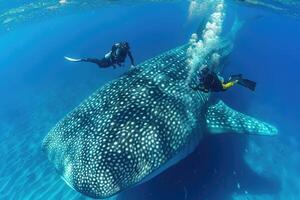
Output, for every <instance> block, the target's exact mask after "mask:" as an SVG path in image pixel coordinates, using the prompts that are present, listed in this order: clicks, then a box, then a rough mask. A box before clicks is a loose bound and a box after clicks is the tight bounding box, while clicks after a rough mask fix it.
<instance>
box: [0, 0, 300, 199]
mask: <svg viewBox="0 0 300 200" xmlns="http://www.w3.org/2000/svg"><path fill="white" fill-rule="evenodd" d="M187 8H188V3H186V2H179V3H152V4H138V5H135V4H134V3H133V4H130V5H121V6H118V5H111V6H104V7H101V8H99V9H93V10H91V11H90V12H89V11H88V9H85V10H83V11H80V12H72V10H71V11H70V10H69V11H68V14H66V15H61V14H58V15H55V16H51V17H49V18H45V19H44V18H43V20H34V22H32V23H30V21H27V22H26V23H24V24H19V25H18V26H16V27H13V30H12V31H10V32H1V35H0V52H1V54H0V91H1V98H0V143H1V145H0V152H1V156H0V199H8V200H9V199H21V200H34V199H50V200H51V199H53V200H54V199H55V200H57V199H68V200H69V199H88V198H86V197H84V196H82V195H80V194H79V193H77V192H75V191H73V190H72V189H71V188H69V187H68V186H67V185H66V184H65V183H64V182H63V180H62V179H60V177H59V176H58V175H57V174H56V172H55V170H54V168H53V166H52V165H51V164H50V162H49V161H48V160H47V158H46V156H45V155H44V154H43V152H42V151H41V148H40V147H41V141H42V139H43V137H44V136H45V135H46V134H47V132H48V131H49V130H50V129H51V128H52V127H53V126H54V125H55V123H56V122H57V121H58V120H60V119H61V118H63V117H64V116H65V115H66V114H67V113H68V112H69V111H71V110H72V109H73V108H75V107H76V105H78V104H79V103H80V102H81V101H82V100H84V99H85V98H86V97H87V96H89V95H90V94H91V93H92V92H93V91H95V90H96V89H97V88H99V87H101V85H103V84H105V83H106V82H108V81H110V80H112V79H115V78H117V77H118V76H119V75H121V74H122V73H124V72H125V71H126V70H127V68H118V69H116V70H113V69H106V70H102V69H98V68H97V67H95V66H93V65H90V64H73V63H67V62H66V61H64V59H63V56H64V55H69V56H78V57H83V56H90V55H91V56H101V55H103V54H104V53H105V52H106V51H107V50H108V49H109V48H110V46H111V45H112V44H113V43H114V42H117V41H121V40H127V41H129V42H130V44H131V46H132V51H133V54H134V57H135V59H136V61H137V63H140V62H142V61H144V60H146V59H147V58H151V57H153V56H155V55H157V54H159V53H161V52H163V51H166V50H168V49H171V48H174V47H176V46H178V45H181V44H184V43H185V42H187V41H188V39H189V37H190V35H191V33H193V31H194V30H195V29H196V27H197V26H198V24H199V23H200V21H201V19H200V18H201V17H199V16H198V17H197V16H195V17H193V18H189V17H188V9H187ZM2 10H4V9H3V8H2ZM227 13H228V14H227V15H228V18H230V17H231V18H232V17H233V16H239V17H240V18H241V19H244V20H246V21H247V22H246V24H245V26H244V27H243V29H242V30H241V31H240V33H239V34H238V37H237V39H236V41H235V48H234V50H233V52H232V54H231V55H230V57H229V59H228V61H227V62H228V64H227V65H228V67H227V68H226V70H225V75H228V74H230V73H236V72H241V73H243V74H245V76H248V77H249V78H251V79H254V80H256V81H257V83H258V85H257V90H256V91H255V92H254V93H252V92H249V91H248V90H245V89H244V88H241V87H236V88H234V89H232V90H230V91H228V92H226V93H221V94H217V95H215V98H220V99H222V100H223V101H224V102H226V103H227V104H228V105H230V106H231V107H233V108H235V109H237V110H240V111H242V112H244V113H247V114H249V115H252V116H255V117H257V118H259V119H262V120H264V121H267V122H269V123H271V124H274V125H275V126H276V127H277V128H278V130H279V135H278V136H275V137H260V136H254V135H252V136H249V135H235V134H230V133H228V134H223V135H218V136H208V137H206V138H205V139H204V140H203V141H202V142H201V143H200V144H199V147H198V148H197V149H196V150H195V151H194V152H193V153H192V154H191V155H190V156H188V157H187V158H186V159H184V160H183V161H181V162H180V163H178V164H177V165H175V166H173V167H171V168H170V169H168V170H167V171H165V172H164V173H162V174H160V175H159V176H157V177H155V178H154V179H152V180H150V181H148V182H146V183H144V184H141V185H139V186H137V187H134V188H132V189H130V190H128V191H125V192H124V193H123V194H121V195H120V196H119V197H118V200H123V199H126V200H128V199H129V200H160V199H161V200H165V199H172V200H202V199H203V200H227V199H233V200H244V199H245V200H246V199H247V200H273V199H274V200H297V199H300V171H299V169H300V154H299V139H300V137H299V129H300V125H299V122H300V121H299V119H300V114H299V113H300V106H299V97H300V95H299V91H300V90H299V84H300V79H299V74H300V37H299V35H300V21H299V19H298V18H293V17H291V16H288V15H282V14H279V13H276V12H273V11H271V10H268V9H262V8H256V7H252V6H250V7H248V6H246V7H244V6H241V5H239V6H233V5H232V4H230V5H229V6H228V8H227Z"/></svg>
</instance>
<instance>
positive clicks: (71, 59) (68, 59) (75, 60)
mask: <svg viewBox="0 0 300 200" xmlns="http://www.w3.org/2000/svg"><path fill="white" fill-rule="evenodd" d="M65 59H66V60H67V61H70V62H82V61H83V60H82V59H80V58H79V59H77V58H70V57H67V56H65Z"/></svg>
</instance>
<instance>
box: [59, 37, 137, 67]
mask: <svg viewBox="0 0 300 200" xmlns="http://www.w3.org/2000/svg"><path fill="white" fill-rule="evenodd" d="M127 56H128V57H129V58H130V61H131V65H132V66H135V64H134V60H133V57H132V54H131V51H130V47H129V44H128V42H119V43H116V44H114V45H113V46H112V48H111V51H109V52H108V53H107V54H105V56H104V57H103V58H102V59H96V58H83V59H74V58H70V57H65V59H66V60H68V61H71V62H90V63H95V64H97V65H98V66H99V67H100V68H108V67H111V66H112V67H113V68H114V69H115V68H116V65H118V66H122V65H123V64H124V62H125V59H126V57H127Z"/></svg>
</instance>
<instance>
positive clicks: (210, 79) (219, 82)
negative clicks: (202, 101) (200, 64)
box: [192, 67, 256, 93]
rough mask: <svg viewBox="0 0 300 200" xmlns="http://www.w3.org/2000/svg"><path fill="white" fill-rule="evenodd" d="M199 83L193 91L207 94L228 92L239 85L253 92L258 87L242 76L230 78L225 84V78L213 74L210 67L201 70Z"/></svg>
mask: <svg viewBox="0 0 300 200" xmlns="http://www.w3.org/2000/svg"><path fill="white" fill-rule="evenodd" d="M199 82H200V83H199V85H197V86H196V87H194V88H192V89H193V90H200V91H203V92H206V93H207V92H220V91H226V90H227V89H229V88H231V87H232V86H234V85H235V84H237V83H238V84H239V85H242V86H244V87H246V88H248V89H250V90H252V91H254V90H255V87H256V83H255V82H254V81H251V80H248V79H244V78H243V77H242V75H241V74H238V75H232V76H230V78H229V80H228V81H227V82H226V83H225V82H224V78H223V77H221V76H219V75H218V74H216V73H215V72H212V71H211V70H210V69H209V68H208V67H205V68H203V69H202V70H201V74H200V76H199Z"/></svg>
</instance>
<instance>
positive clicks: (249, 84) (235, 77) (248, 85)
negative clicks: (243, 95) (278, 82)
mask: <svg viewBox="0 0 300 200" xmlns="http://www.w3.org/2000/svg"><path fill="white" fill-rule="evenodd" d="M229 80H230V81H236V80H237V81H238V82H237V83H238V84H239V85H241V86H244V87H246V88H248V89H250V90H252V91H254V90H255V87H256V82H254V81H251V80H249V79H244V78H243V76H242V74H237V75H231V76H230V78H229Z"/></svg>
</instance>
